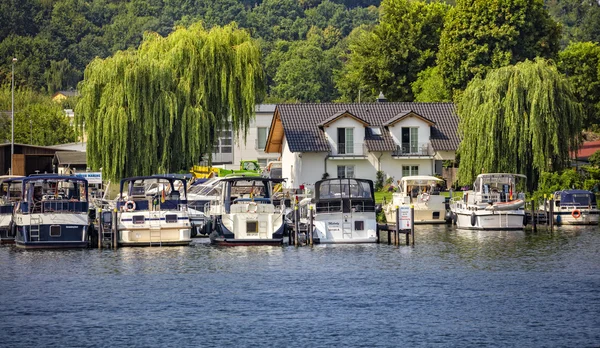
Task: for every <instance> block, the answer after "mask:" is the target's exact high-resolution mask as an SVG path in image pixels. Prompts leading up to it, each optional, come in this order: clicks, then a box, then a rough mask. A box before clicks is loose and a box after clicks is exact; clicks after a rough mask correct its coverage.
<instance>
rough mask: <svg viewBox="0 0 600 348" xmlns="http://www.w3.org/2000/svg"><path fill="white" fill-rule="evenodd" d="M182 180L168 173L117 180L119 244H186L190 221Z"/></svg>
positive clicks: (188, 240) (183, 179) (188, 236)
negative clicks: (119, 184) (118, 183)
mask: <svg viewBox="0 0 600 348" xmlns="http://www.w3.org/2000/svg"><path fill="white" fill-rule="evenodd" d="M185 183H186V179H185V178H181V177H175V176H169V175H154V176H139V177H132V178H125V179H123V180H121V186H120V195H119V197H120V198H119V199H118V201H117V209H118V243H119V245H120V246H167V245H189V244H190V243H191V241H192V240H191V236H190V233H191V232H190V230H191V224H190V219H189V215H188V211H187V201H186V197H187V196H186V193H187V191H186V190H187V188H186V185H185ZM124 189H126V190H127V191H126V193H125V192H124Z"/></svg>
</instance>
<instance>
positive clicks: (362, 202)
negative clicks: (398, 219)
mask: <svg viewBox="0 0 600 348" xmlns="http://www.w3.org/2000/svg"><path fill="white" fill-rule="evenodd" d="M310 209H312V210H313V221H312V224H313V228H312V231H313V240H314V243H321V244H329V243H376V242H377V216H376V211H375V210H376V209H375V196H374V190H373V181H371V180H365V179H326V180H321V181H317V182H316V183H315V190H314V197H313V198H305V199H303V200H302V201H301V202H300V203H299V210H300V216H301V222H302V223H303V224H305V225H306V224H310V221H309V219H310V217H309V210H310Z"/></svg>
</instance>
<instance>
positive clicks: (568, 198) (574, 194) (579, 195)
mask: <svg viewBox="0 0 600 348" xmlns="http://www.w3.org/2000/svg"><path fill="white" fill-rule="evenodd" d="M554 203H555V205H556V206H557V207H564V208H572V209H575V208H580V209H582V208H589V209H596V195H595V194H594V193H593V192H591V191H587V190H563V191H557V192H555V193H554Z"/></svg>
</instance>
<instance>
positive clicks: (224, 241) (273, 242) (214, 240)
mask: <svg viewBox="0 0 600 348" xmlns="http://www.w3.org/2000/svg"><path fill="white" fill-rule="evenodd" d="M210 242H211V244H214V245H220V246H257V245H267V246H269V245H270V246H280V245H283V238H274V239H235V238H233V239H232V238H222V237H212V236H211V238H210Z"/></svg>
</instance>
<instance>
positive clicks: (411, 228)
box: [406, 204, 415, 246]
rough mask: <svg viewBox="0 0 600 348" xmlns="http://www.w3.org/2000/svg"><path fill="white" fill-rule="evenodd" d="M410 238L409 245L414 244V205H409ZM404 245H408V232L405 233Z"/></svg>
mask: <svg viewBox="0 0 600 348" xmlns="http://www.w3.org/2000/svg"><path fill="white" fill-rule="evenodd" d="M410 238H411V240H412V241H411V245H412V246H415V206H414V205H412V204H411V205H410ZM406 245H408V233H407V234H406Z"/></svg>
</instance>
